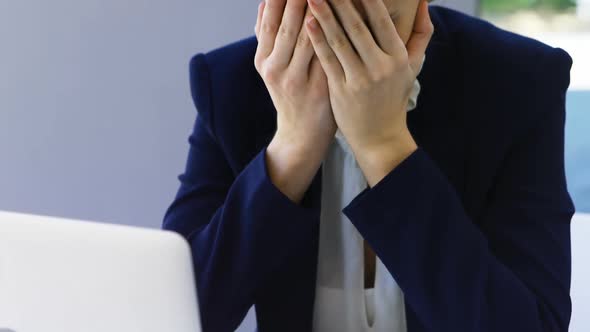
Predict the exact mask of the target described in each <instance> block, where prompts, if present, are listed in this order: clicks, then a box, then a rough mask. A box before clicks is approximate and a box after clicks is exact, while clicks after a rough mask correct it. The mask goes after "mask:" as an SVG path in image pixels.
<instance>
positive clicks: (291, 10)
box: [272, 0, 307, 66]
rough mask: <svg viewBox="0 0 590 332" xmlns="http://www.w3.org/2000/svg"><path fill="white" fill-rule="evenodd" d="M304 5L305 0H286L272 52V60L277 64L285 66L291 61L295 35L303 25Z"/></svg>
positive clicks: (295, 40)
mask: <svg viewBox="0 0 590 332" xmlns="http://www.w3.org/2000/svg"><path fill="white" fill-rule="evenodd" d="M306 6H307V2H306V0H287V6H286V8H285V12H284V13H283V19H282V22H281V26H280V27H279V32H278V34H277V39H276V41H275V47H274V50H273V52H272V53H273V61H276V64H277V65H280V66H287V65H288V64H289V62H291V58H292V57H293V50H294V49H295V44H296V43H297V36H298V35H299V32H300V31H301V26H302V25H303V16H304V15H305V8H306Z"/></svg>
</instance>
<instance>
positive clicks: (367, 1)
mask: <svg viewBox="0 0 590 332" xmlns="http://www.w3.org/2000/svg"><path fill="white" fill-rule="evenodd" d="M362 3H363V7H364V9H365V12H366V13H367V17H368V18H369V24H370V26H371V31H372V32H373V36H374V37H375V39H376V40H377V44H379V46H380V47H381V50H383V52H385V53H387V54H389V55H393V54H395V52H396V51H398V50H401V49H402V47H405V45H404V42H403V40H402V39H401V37H400V36H399V34H398V33H397V29H396V28H395V24H394V23H393V20H392V19H391V16H390V15H389V12H388V10H387V7H386V6H385V3H384V2H383V1H382V0H362Z"/></svg>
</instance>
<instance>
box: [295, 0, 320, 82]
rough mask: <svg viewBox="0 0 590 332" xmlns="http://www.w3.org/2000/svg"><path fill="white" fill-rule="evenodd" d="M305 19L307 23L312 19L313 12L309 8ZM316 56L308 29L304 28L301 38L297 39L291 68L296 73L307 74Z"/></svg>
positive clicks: (302, 28) (300, 34)
mask: <svg viewBox="0 0 590 332" xmlns="http://www.w3.org/2000/svg"><path fill="white" fill-rule="evenodd" d="M305 17H306V19H305V20H304V21H305V22H307V20H308V19H309V18H311V11H310V10H309V8H308V9H307V13H306V16H305ZM314 54H315V52H314V50H313V46H312V45H311V40H310V38H309V34H308V33H307V29H306V28H305V26H302V27H301V31H299V37H297V44H296V45H295V51H294V52H293V58H292V59H291V63H290V64H289V67H292V68H293V70H294V71H295V72H298V73H307V72H308V71H309V66H310V61H311V59H312V57H313V56H314Z"/></svg>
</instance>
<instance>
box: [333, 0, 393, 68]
mask: <svg viewBox="0 0 590 332" xmlns="http://www.w3.org/2000/svg"><path fill="white" fill-rule="evenodd" d="M378 2H379V3H381V4H383V2H382V0H378ZM330 3H331V4H332V9H333V10H334V12H335V13H336V16H337V17H338V19H339V20H340V22H341V23H342V26H343V27H344V30H345V31H346V34H347V35H348V39H350V41H351V42H352V44H353V45H354V48H355V49H356V51H357V53H358V54H359V55H360V57H361V59H362V60H363V62H364V63H365V64H370V63H373V62H374V61H375V60H376V58H377V56H378V55H380V54H379V53H378V51H379V52H380V51H381V49H380V48H379V45H377V42H376V41H375V39H374V38H373V35H372V34H371V30H369V28H368V27H367V25H366V24H365V22H364V21H363V18H362V17H361V15H360V14H359V12H358V11H357V9H356V7H355V6H354V4H353V3H352V1H351V0H331V1H330ZM385 13H387V9H386V10H385Z"/></svg>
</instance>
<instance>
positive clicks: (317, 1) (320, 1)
mask: <svg viewBox="0 0 590 332" xmlns="http://www.w3.org/2000/svg"><path fill="white" fill-rule="evenodd" d="M311 1H313V3H315V4H316V5H321V4H322V2H324V0H311Z"/></svg>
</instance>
